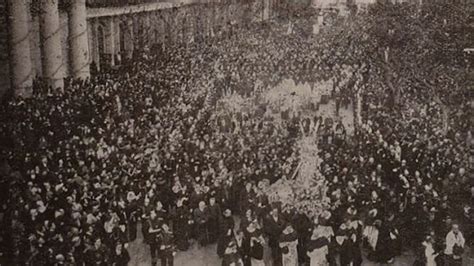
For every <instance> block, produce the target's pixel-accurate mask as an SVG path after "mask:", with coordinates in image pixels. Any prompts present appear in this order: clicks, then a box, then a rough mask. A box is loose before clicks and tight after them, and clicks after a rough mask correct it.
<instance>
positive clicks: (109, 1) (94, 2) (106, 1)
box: [86, 0, 168, 7]
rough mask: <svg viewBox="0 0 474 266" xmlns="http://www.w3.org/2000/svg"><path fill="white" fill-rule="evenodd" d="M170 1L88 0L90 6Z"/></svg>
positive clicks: (115, 5) (116, 5)
mask: <svg viewBox="0 0 474 266" xmlns="http://www.w3.org/2000/svg"><path fill="white" fill-rule="evenodd" d="M159 2H168V1H163V0H87V2H86V3H87V6H88V7H119V6H131V5H139V4H146V3H159Z"/></svg>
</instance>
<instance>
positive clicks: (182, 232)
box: [173, 198, 194, 251]
mask: <svg viewBox="0 0 474 266" xmlns="http://www.w3.org/2000/svg"><path fill="white" fill-rule="evenodd" d="M185 199H186V198H181V199H178V200H177V202H176V210H175V215H174V219H173V227H174V235H175V241H176V247H177V248H178V249H179V250H180V251H186V250H188V248H189V238H190V233H191V227H192V225H193V224H194V220H193V217H192V215H191V214H190V212H189V209H188V208H187V207H186V205H184V203H183V202H184V201H185Z"/></svg>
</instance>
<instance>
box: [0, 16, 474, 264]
mask: <svg viewBox="0 0 474 266" xmlns="http://www.w3.org/2000/svg"><path fill="white" fill-rule="evenodd" d="M359 15H360V17H358V18H352V19H354V21H355V22H354V23H353V25H352V26H350V25H348V24H347V23H346V19H341V18H338V17H337V16H335V15H334V14H331V15H327V17H326V23H327V24H330V26H329V27H325V28H323V30H322V31H321V32H320V34H319V35H317V36H312V35H311V26H312V23H313V22H314V21H315V20H314V18H313V17H310V18H307V17H306V16H303V17H294V18H293V19H292V23H293V24H294V26H292V27H293V29H292V32H291V34H288V23H287V21H283V22H282V21H279V20H276V21H271V22H267V23H262V24H259V27H254V28H247V27H242V28H239V27H238V26H237V27H235V28H233V31H232V33H229V34H228V35H227V36H228V38H224V39H222V38H220V39H216V40H205V41H204V43H194V44H191V45H186V47H184V46H181V45H174V46H168V47H167V48H166V49H165V50H157V51H156V52H154V53H136V54H135V55H134V59H133V60H131V61H130V62H128V63H127V65H125V66H123V67H122V68H121V69H119V70H118V71H115V72H113V73H98V74H97V75H96V76H94V77H92V78H91V79H90V80H88V81H74V80H71V81H68V82H66V84H67V85H66V86H65V89H64V92H59V91H54V90H51V89H48V87H47V86H45V83H43V82H42V81H41V80H38V81H37V82H36V83H35V85H34V96H33V97H31V98H29V99H15V100H12V101H11V102H9V103H8V104H7V105H5V106H2V107H0V108H1V109H0V119H1V120H0V122H1V126H0V132H1V134H0V135H1V136H4V137H2V151H1V153H0V156H2V157H0V158H1V159H2V160H1V161H0V162H2V165H0V174H1V176H2V179H1V182H2V183H1V188H2V191H1V193H0V194H1V195H2V197H3V199H4V201H2V202H6V203H5V204H3V205H2V222H3V223H4V225H5V226H1V228H2V232H1V233H2V234H1V236H2V240H4V241H0V242H2V243H3V244H2V246H1V247H0V248H1V250H0V252H2V255H3V256H4V257H6V255H9V256H10V257H11V258H13V261H10V264H12V265H14V264H17V263H18V264H24V263H27V264H30V265H83V264H84V263H85V264H86V265H127V263H128V262H129V261H130V254H128V251H127V246H128V244H127V243H130V242H131V241H134V240H135V239H136V238H137V235H138V234H139V233H138V232H137V231H138V230H139V228H141V230H142V232H141V234H142V235H143V237H144V241H145V242H146V243H147V244H148V245H149V246H150V249H151V254H152V262H153V263H156V262H157V260H158V259H161V261H162V265H172V263H173V256H174V254H175V252H176V251H178V250H182V251H184V250H187V249H188V248H189V245H190V240H191V239H195V240H196V241H197V242H198V243H199V244H200V245H207V244H209V243H214V242H217V247H218V248H217V253H218V255H219V256H221V257H222V259H223V265H239V264H238V263H242V264H243V265H264V264H262V263H264V262H263V257H264V256H263V246H264V245H267V244H268V245H269V246H270V249H271V257H272V260H273V262H274V263H275V264H274V265H279V264H283V265H295V262H297V261H299V262H300V263H305V262H306V263H310V262H311V263H313V264H311V265H328V264H330V265H334V263H335V262H336V261H340V263H342V265H350V263H352V265H360V263H361V261H362V257H363V256H362V254H363V253H364V254H365V255H366V256H367V257H368V259H370V260H373V261H377V262H381V263H385V262H391V261H393V259H394V258H395V257H396V256H398V255H400V254H401V253H402V252H403V251H405V250H413V251H415V255H416V257H417V262H419V263H420V265H425V264H423V263H428V261H429V262H430V263H431V262H438V263H440V261H443V263H444V262H446V263H450V264H448V265H458V264H456V263H459V259H460V258H462V253H463V252H464V248H465V247H467V245H468V244H469V242H471V243H472V241H473V235H472V234H473V232H474V229H473V228H472V224H473V218H474V214H473V212H474V210H473V209H472V207H473V206H472V205H473V203H474V184H473V177H472V172H470V171H472V170H471V167H472V162H471V161H470V160H472V152H471V150H472V148H473V147H472V146H473V139H472V130H471V128H470V126H469V124H468V123H469V117H470V115H472V110H471V109H469V105H468V104H469V102H468V101H466V100H463V101H462V102H461V103H460V104H459V105H458V106H450V107H449V108H450V109H449V110H450V112H448V117H445V116H443V110H444V109H443V108H448V107H446V106H444V105H443V104H442V103H440V102H437V101H435V100H433V99H430V98H427V97H425V96H426V95H425V94H424V92H423V91H421V90H416V89H411V90H403V91H402V92H401V93H398V95H395V96H394V95H393V94H396V93H393V94H387V93H386V92H387V91H389V90H391V89H392V88H390V85H386V84H387V82H386V81H387V77H386V74H385V73H386V70H385V68H386V66H385V65H384V63H383V62H382V61H383V60H377V59H376V58H375V57H376V56H375V55H374V54H367V51H369V49H373V45H374V44H371V42H367V41H365V40H364V39H363V38H364V37H363V36H362V35H361V34H360V31H361V30H363V29H365V28H364V27H363V26H361V25H359V24H357V23H359V22H360V21H362V20H363V19H364V15H363V14H359ZM371 15H372V16H374V14H371ZM380 16H381V15H380ZM347 67H349V68H351V69H353V73H350V74H349V75H351V76H350V77H349V78H347V77H346V76H345V75H348V74H347V72H346V71H344V70H345V69H347ZM419 71H420V72H421V71H424V70H423V69H420V70H419ZM420 75H421V73H420ZM285 78H291V79H294V80H295V81H296V82H297V83H298V82H309V83H316V82H318V81H322V80H327V79H335V80H336V81H335V82H334V83H335V88H334V93H333V96H334V98H336V99H337V100H338V101H340V100H341V99H348V100H350V101H356V99H355V98H356V97H355V96H354V95H355V94H356V93H357V90H358V89H360V90H361V95H362V97H363V99H364V100H363V106H362V110H361V111H362V116H363V119H362V123H361V124H360V125H358V126H357V130H356V132H355V134H354V135H353V136H350V135H347V136H346V134H345V133H344V129H343V128H342V127H340V126H338V127H334V125H332V124H330V123H323V124H322V125H321V127H320V128H319V131H318V139H317V140H316V141H317V142H318V143H319V147H320V150H321V153H320V157H321V158H322V164H321V166H320V169H321V172H322V174H323V175H324V177H325V178H326V180H327V186H328V188H329V189H328V196H329V197H330V198H331V206H332V207H331V208H330V209H329V210H328V211H326V212H324V214H323V215H321V216H320V217H314V215H312V214H311V213H301V212H297V211H292V210H291V209H290V210H288V209H285V210H284V211H283V210H281V208H280V206H278V205H275V204H270V203H269V202H268V199H267V198H266V195H265V193H264V186H265V185H266V184H267V183H268V182H269V183H273V182H275V181H276V180H278V179H280V178H282V177H288V178H289V177H291V175H292V174H293V172H294V170H295V168H296V166H297V164H298V156H299V152H298V148H297V147H296V145H295V143H296V141H297V139H298V138H299V137H300V136H301V129H300V117H299V116H298V115H296V116H294V117H292V118H287V119H284V126H275V121H272V120H271V119H265V120H264V119H262V118H261V112H254V113H246V114H234V115H232V116H220V115H219V114H218V113H216V112H215V104H216V102H217V101H218V99H219V98H220V97H221V96H222V95H224V93H225V92H228V91H233V92H235V93H239V94H241V95H243V96H249V95H252V94H254V93H255V86H254V84H255V83H257V82H261V83H262V84H263V85H262V87H264V88H266V89H271V88H272V87H273V86H275V85H276V84H278V83H279V82H280V81H281V80H283V79H285ZM398 78H400V77H398ZM347 79H348V80H349V82H347V83H343V82H338V81H342V80H347ZM390 79H391V80H392V83H394V84H396V85H395V86H398V85H400V83H396V81H397V77H392V78H390ZM392 86H393V84H392ZM432 86H435V85H432ZM387 95H391V96H388V97H387ZM393 98H396V100H393ZM452 114H454V115H452ZM315 119H317V117H315ZM446 124H448V125H447V127H446V126H445V125H446ZM267 180H268V181H267ZM235 215H240V217H241V218H240V223H239V229H237V230H234V229H235V224H234V217H235ZM139 225H141V226H139ZM360 247H363V249H362V250H361V249H360ZM431 249H432V251H431ZM435 254H440V255H439V256H435ZM435 257H436V258H435ZM232 263H235V264H232ZM317 263H321V264H317ZM428 265H436V264H428Z"/></svg>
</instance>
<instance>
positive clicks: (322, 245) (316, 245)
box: [307, 225, 330, 266]
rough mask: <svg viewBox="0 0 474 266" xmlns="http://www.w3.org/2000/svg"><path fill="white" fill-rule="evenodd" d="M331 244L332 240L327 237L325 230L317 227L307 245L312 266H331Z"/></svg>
mask: <svg viewBox="0 0 474 266" xmlns="http://www.w3.org/2000/svg"><path fill="white" fill-rule="evenodd" d="M329 243H330V240H329V239H328V238H327V237H326V236H325V232H324V228H322V227H321V226H319V225H316V227H315V228H314V229H313V231H312V234H311V238H310V240H309V241H308V245H307V250H308V251H307V255H308V257H309V259H310V266H329V260H328V255H329Z"/></svg>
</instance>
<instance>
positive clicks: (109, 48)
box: [105, 17, 115, 66]
mask: <svg viewBox="0 0 474 266" xmlns="http://www.w3.org/2000/svg"><path fill="white" fill-rule="evenodd" d="M106 32H107V33H106V34H105V41H106V43H107V44H106V48H105V49H106V53H107V54H109V55H110V62H109V63H110V65H111V66H115V21H114V17H110V18H108V19H107V29H106Z"/></svg>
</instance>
